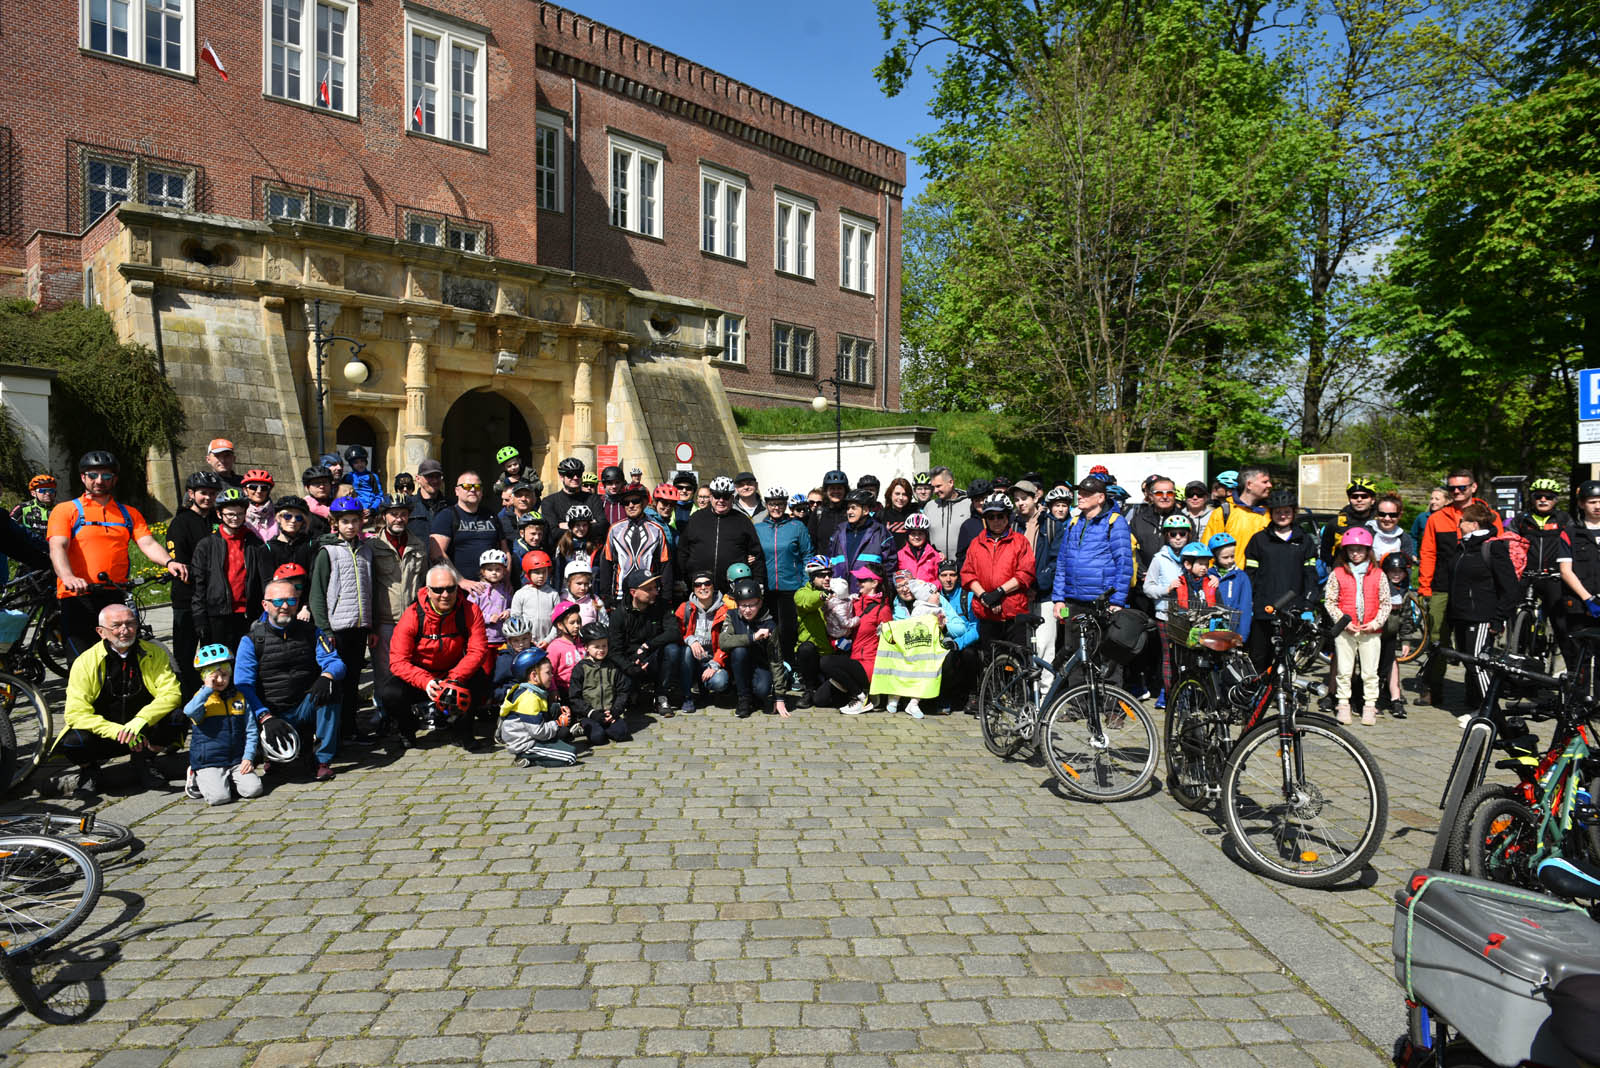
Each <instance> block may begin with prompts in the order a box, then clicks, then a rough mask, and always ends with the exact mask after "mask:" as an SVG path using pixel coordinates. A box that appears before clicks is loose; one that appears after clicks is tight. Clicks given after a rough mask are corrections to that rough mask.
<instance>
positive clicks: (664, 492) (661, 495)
mask: <svg viewBox="0 0 1600 1068" xmlns="http://www.w3.org/2000/svg"><path fill="white" fill-rule="evenodd" d="M680 499H681V498H680V497H679V496H678V487H677V486H674V485H673V484H672V483H670V482H663V483H661V485H659V486H657V487H656V500H658V501H676V500H680Z"/></svg>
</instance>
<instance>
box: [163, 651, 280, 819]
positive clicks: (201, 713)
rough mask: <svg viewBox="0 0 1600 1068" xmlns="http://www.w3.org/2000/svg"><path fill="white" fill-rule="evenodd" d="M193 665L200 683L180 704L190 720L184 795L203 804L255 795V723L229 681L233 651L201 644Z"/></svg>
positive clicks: (258, 793)
mask: <svg viewBox="0 0 1600 1068" xmlns="http://www.w3.org/2000/svg"><path fill="white" fill-rule="evenodd" d="M194 666H195V670H196V671H198V672H200V681H201V684H200V689H199V690H198V691H196V693H195V695H194V696H193V697H191V698H189V703H188V704H186V705H184V706H183V714H184V715H185V716H187V717H188V718H189V722H190V723H191V724H193V727H192V730H191V732H190V735H189V775H188V782H187V783H186V785H185V787H184V793H185V794H187V795H188V796H189V797H190V798H193V799H194V800H197V801H198V800H200V799H202V798H203V799H204V800H205V802H206V804H208V805H226V804H227V803H228V802H230V801H232V800H233V794H234V792H235V791H237V792H238V794H239V796H240V797H245V798H249V797H260V796H261V794H262V792H263V790H264V789H265V787H264V786H263V785H262V782H261V772H260V771H259V765H258V764H257V763H256V762H257V760H258V759H259V756H260V753H259V746H260V743H261V738H260V727H259V725H258V724H257V723H256V717H255V716H252V715H251V714H250V705H249V703H248V702H246V701H245V699H244V695H243V694H241V693H240V692H239V689H238V687H236V686H234V684H233V650H231V649H229V648H228V647H227V646H226V645H216V644H212V645H203V646H201V647H200V648H199V649H198V650H197V651H196V652H195V654H194Z"/></svg>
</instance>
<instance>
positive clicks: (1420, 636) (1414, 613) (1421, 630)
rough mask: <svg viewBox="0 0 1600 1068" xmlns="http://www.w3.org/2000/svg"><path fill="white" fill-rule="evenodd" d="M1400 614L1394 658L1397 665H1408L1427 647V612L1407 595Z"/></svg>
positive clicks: (1418, 601)
mask: <svg viewBox="0 0 1600 1068" xmlns="http://www.w3.org/2000/svg"><path fill="white" fill-rule="evenodd" d="M1400 612H1401V616H1400V633H1399V635H1398V637H1397V640H1396V642H1395V648H1394V658H1395V660H1396V661H1397V662H1398V663H1401V664H1409V663H1411V661H1413V660H1415V659H1416V658H1417V657H1419V656H1421V655H1422V652H1423V650H1424V649H1426V648H1427V647H1428V626H1429V624H1428V611H1427V609H1426V608H1424V607H1423V604H1422V602H1421V601H1420V600H1418V599H1417V597H1416V595H1415V594H1407V595H1406V599H1405V602H1404V603H1403V604H1401V606H1400Z"/></svg>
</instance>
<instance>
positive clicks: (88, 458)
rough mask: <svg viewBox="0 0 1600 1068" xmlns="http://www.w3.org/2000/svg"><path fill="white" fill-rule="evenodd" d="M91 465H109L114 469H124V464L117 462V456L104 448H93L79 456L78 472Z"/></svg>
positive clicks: (81, 472)
mask: <svg viewBox="0 0 1600 1068" xmlns="http://www.w3.org/2000/svg"><path fill="white" fill-rule="evenodd" d="M91 467H108V468H110V469H111V470H112V471H121V470H122V465H121V464H119V463H117V458H116V457H115V456H113V455H111V454H110V453H109V452H106V451H105V450H104V449H93V450H91V451H89V452H86V453H84V454H83V456H82V457H80V458H79V460H78V473H79V474H80V475H81V474H83V472H85V471H87V470H89V469H90V468H91Z"/></svg>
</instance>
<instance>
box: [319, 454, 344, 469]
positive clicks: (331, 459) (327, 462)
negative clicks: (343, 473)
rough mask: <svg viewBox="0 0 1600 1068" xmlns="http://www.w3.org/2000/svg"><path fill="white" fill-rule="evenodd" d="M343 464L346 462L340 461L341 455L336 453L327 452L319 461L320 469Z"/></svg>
mask: <svg viewBox="0 0 1600 1068" xmlns="http://www.w3.org/2000/svg"><path fill="white" fill-rule="evenodd" d="M342 463H344V461H343V460H341V459H339V454H338V453H336V452H325V453H323V454H322V455H321V456H320V457H318V459H317V466H318V467H332V466H333V465H334V464H342Z"/></svg>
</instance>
